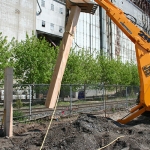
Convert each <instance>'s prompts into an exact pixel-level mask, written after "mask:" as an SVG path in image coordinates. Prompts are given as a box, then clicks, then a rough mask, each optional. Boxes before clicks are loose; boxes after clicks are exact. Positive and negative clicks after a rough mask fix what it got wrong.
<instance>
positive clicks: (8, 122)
mask: <svg viewBox="0 0 150 150" xmlns="http://www.w3.org/2000/svg"><path fill="white" fill-rule="evenodd" d="M12 101H13V69H12V68H9V67H8V68H6V69H5V75H4V112H5V113H4V134H5V136H8V137H11V136H13V108H12Z"/></svg>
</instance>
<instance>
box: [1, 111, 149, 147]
mask: <svg viewBox="0 0 150 150" xmlns="http://www.w3.org/2000/svg"><path fill="white" fill-rule="evenodd" d="M149 125H150V119H149V118H146V117H143V116H141V117H139V118H138V119H137V120H135V121H132V122H130V124H128V125H121V124H119V123H118V122H116V121H114V120H112V119H110V118H104V117H100V116H95V115H91V114H82V115H80V116H79V117H78V118H77V119H76V120H75V121H73V122H72V121H65V122H63V121H61V122H60V121H58V122H55V123H54V124H53V126H52V128H51V129H50V130H49V132H48V135H47V138H46V141H45V144H44V147H43V150H58V149H60V150H97V149H99V148H101V147H103V146H105V145H108V144H109V143H111V142H112V141H114V140H115V139H116V138H118V137H120V136H121V138H119V139H118V140H116V141H114V142H113V143H112V144H110V145H109V146H108V147H106V148H104V149H105V150H148V149H149V147H150V144H149V143H150V129H149ZM47 126H48V123H47V124H46V123H40V124H39V123H32V124H20V125H19V126H16V127H14V136H13V137H12V138H9V139H7V138H4V137H3V138H0V145H1V148H0V150H2V149H3V150H4V149H5V150H8V149H9V150H11V149H13V150H17V149H18V150H19V149H22V150H30V149H31V150H37V149H40V146H41V144H42V141H43V139H44V135H45V133H46V129H47ZM122 136H123V137H122Z"/></svg>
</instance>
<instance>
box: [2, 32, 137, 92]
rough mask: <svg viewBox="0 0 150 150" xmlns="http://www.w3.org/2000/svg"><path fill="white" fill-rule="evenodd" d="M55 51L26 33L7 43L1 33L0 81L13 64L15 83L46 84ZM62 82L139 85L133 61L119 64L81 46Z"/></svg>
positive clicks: (49, 76)
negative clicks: (21, 38) (5, 69)
mask: <svg viewBox="0 0 150 150" xmlns="http://www.w3.org/2000/svg"><path fill="white" fill-rule="evenodd" d="M57 53H58V47H57V48H54V47H51V45H50V44H49V43H48V42H47V41H46V40H45V39H44V38H40V39H38V38H37V37H36V36H34V35H33V36H32V37H29V36H28V35H27V36H26V40H24V41H21V42H17V41H15V40H14V39H12V41H11V42H10V43H8V42H7V38H6V37H3V36H2V33H0V54H1V55H0V56H1V58H0V80H2V79H3V74H4V68H5V67H7V66H13V67H14V78H15V79H17V81H18V83H25V84H34V83H36V84H41V83H44V84H47V83H48V84H49V82H50V80H51V76H52V73H53V70H54V66H55V63H56V57H57ZM94 54H96V55H94ZM62 83H63V84H66V83H67V84H93V83H100V84H102V83H104V84H105V85H110V84H111V85H112V84H120V85H139V77H138V70H137V66H136V65H135V64H134V63H132V62H131V63H129V62H126V63H122V62H121V60H119V59H118V60H115V59H109V58H108V57H107V55H104V54H103V55H102V54H101V53H100V52H92V53H91V52H90V51H89V50H84V49H81V50H80V51H78V52H75V51H74V50H71V52H70V55H69V58H68V62H67V66H66V70H65V74H64V77H63V81H62ZM77 88H78V87H77ZM36 90H38V89H36ZM73 90H75V89H73Z"/></svg>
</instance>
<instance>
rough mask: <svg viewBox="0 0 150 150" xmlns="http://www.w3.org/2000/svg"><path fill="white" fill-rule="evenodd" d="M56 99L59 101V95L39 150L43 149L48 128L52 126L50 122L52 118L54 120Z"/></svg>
mask: <svg viewBox="0 0 150 150" xmlns="http://www.w3.org/2000/svg"><path fill="white" fill-rule="evenodd" d="M58 99H59V94H58V97H57V101H56V104H55V108H54V111H53V114H52V117H51V120H50V122H49V126H48V128H47V131H46V134H45V136H44V139H43V142H42V145H41V147H40V150H42V148H43V146H44V143H45V140H46V137H47V134H48V131H49V129H50V127H51V124H52V121H53V118H54V115H55V112H56V108H57V103H58Z"/></svg>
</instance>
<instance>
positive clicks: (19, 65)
mask: <svg viewBox="0 0 150 150" xmlns="http://www.w3.org/2000/svg"><path fill="white" fill-rule="evenodd" d="M13 50H14V58H15V60H16V61H15V66H14V73H15V77H16V79H18V81H20V82H21V83H26V84H31V83H36V84H38V83H49V81H50V77H51V75H52V72H53V69H54V65H55V60H56V55H57V50H55V49H54V48H53V47H50V44H49V43H48V42H47V41H46V40H45V39H44V38H43V39H38V38H36V37H35V36H32V37H28V36H26V40H25V41H21V42H19V43H18V42H16V43H15V46H14V49H13Z"/></svg>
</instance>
